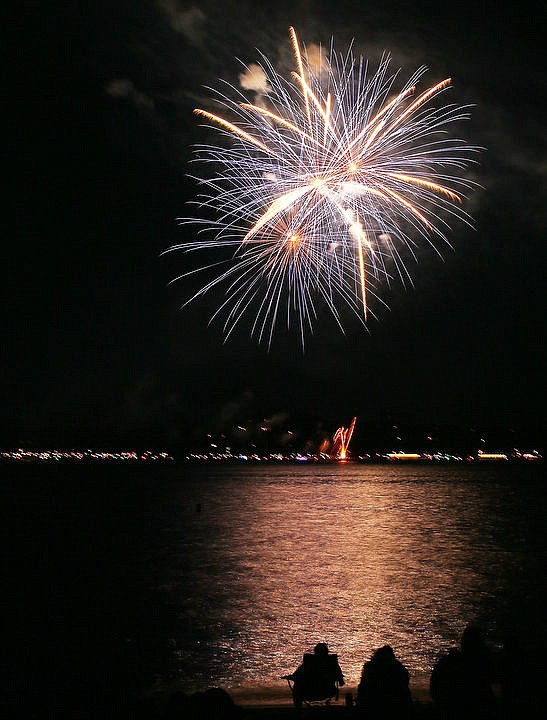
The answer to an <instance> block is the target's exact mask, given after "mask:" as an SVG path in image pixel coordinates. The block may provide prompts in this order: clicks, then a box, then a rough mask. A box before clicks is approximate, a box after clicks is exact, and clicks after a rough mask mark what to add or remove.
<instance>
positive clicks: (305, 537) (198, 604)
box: [166, 464, 543, 697]
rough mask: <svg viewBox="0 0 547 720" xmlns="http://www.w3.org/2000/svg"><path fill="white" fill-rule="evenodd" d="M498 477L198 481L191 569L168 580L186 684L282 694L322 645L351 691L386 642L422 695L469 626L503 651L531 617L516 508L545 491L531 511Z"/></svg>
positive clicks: (276, 474) (359, 473)
mask: <svg viewBox="0 0 547 720" xmlns="http://www.w3.org/2000/svg"><path fill="white" fill-rule="evenodd" d="M499 472H500V470H496V469H493V470H490V469H489V468H487V467H485V466H480V467H479V466H478V465H476V466H474V467H473V468H464V469H462V468H461V467H460V468H459V469H457V470H455V469H453V468H443V467H436V468H434V469H431V468H428V467H419V466H406V467H405V466H388V467H387V466H384V467H380V466H376V467H366V466H360V465H351V464H333V465H325V466H319V467H318V466H315V467H313V468H303V467H298V468H294V469H288V468H286V467H284V468H275V467H272V468H269V469H268V470H267V471H264V470H260V469H252V468H249V467H247V468H238V469H237V470H234V471H233V473H232V474H230V473H227V472H226V469H219V470H218V472H216V473H215V472H211V471H209V472H208V473H207V474H205V472H204V473H203V475H202V476H201V478H200V480H199V482H196V484H195V485H193V486H192V489H191V491H190V492H189V488H188V487H187V488H186V489H185V490H184V493H182V494H181V498H180V503H181V504H180V505H179V506H178V507H179V508H180V510H179V512H180V513H182V514H181V517H180V522H181V528H182V527H183V528H184V533H183V537H184V538H191V540H190V539H189V540H187V541H186V543H187V544H186V543H185V544H184V545H181V551H182V552H184V557H186V558H188V553H190V557H191V558H192V562H191V565H189V566H187V567H186V571H185V573H184V575H181V577H180V578H179V579H178V580H175V582H173V580H174V578H172V577H171V578H170V586H169V587H170V593H169V597H168V598H166V601H168V602H169V603H171V604H172V605H173V606H175V607H177V609H178V615H179V617H180V618H181V621H180V625H179V628H178V633H177V643H178V646H179V647H180V648H181V650H184V655H183V656H182V657H181V659H180V663H179V677H180V678H181V681H182V682H183V683H185V684H186V686H187V687H194V688H196V689H199V687H202V686H203V685H205V686H207V685H206V683H208V684H209V685H211V684H216V683H219V684H223V685H224V686H226V687H237V686H239V685H243V686H252V685H270V686H273V687H279V688H280V689H281V690H283V681H281V680H280V679H279V678H280V676H281V675H283V674H285V673H287V672H292V670H294V667H296V665H297V664H298V663H299V662H300V661H301V657H302V653H303V652H306V651H309V650H310V649H311V648H313V647H314V645H315V644H316V643H317V642H326V643H327V644H328V646H329V648H330V649H331V651H332V652H337V653H338V655H339V658H340V664H341V667H342V670H343V672H344V674H345V677H346V680H347V682H348V684H349V685H350V686H351V685H354V684H356V683H357V682H358V680H359V675H360V671H361V668H362V664H363V662H364V660H365V659H366V658H368V657H369V656H370V654H371V653H372V652H373V650H375V649H376V648H378V647H380V646H382V645H384V644H385V643H388V644H390V645H392V647H393V648H394V650H395V651H396V653H397V655H398V656H399V657H400V658H401V660H402V661H403V662H404V663H405V665H406V666H407V667H408V669H409V671H410V673H411V678H412V681H413V683H415V682H416V681H417V680H418V678H424V679H428V673H429V672H430V670H431V667H432V665H433V663H434V662H435V660H436V658H437V657H438V655H439V653H441V652H443V651H446V650H448V648H450V647H452V646H454V645H456V644H457V643H458V641H459V637H460V635H461V632H462V630H463V628H464V627H465V626H466V624H467V623H469V622H471V621H479V622H480V623H481V624H482V625H483V626H484V627H485V629H486V630H487V631H488V634H489V635H490V637H491V638H492V640H499V639H500V636H501V635H502V633H503V631H504V629H505V628H504V623H506V622H507V621H508V618H509V622H510V623H511V626H513V627H515V626H517V625H518V622H519V621H523V617H524V621H525V616H526V613H528V609H525V616H523V617H520V618H518V613H519V608H520V605H519V602H520V601H519V598H520V597H521V596H522V593H523V592H524V587H525V585H526V582H527V575H526V573H523V572H522V563H523V558H524V557H525V555H524V554H523V553H524V552H525V547H526V544H527V543H528V542H529V541H530V538H533V537H534V530H533V528H529V529H527V526H526V522H527V521H526V520H524V519H523V518H524V515H523V516H521V515H515V512H514V507H515V502H517V504H518V503H520V504H521V505H522V503H523V502H529V503H530V508H533V507H534V504H535V503H537V498H536V499H534V494H535V493H536V491H537V492H539V493H540V494H541V493H543V489H542V488H543V485H540V484H538V485H537V486H533V485H530V484H528V485H526V484H525V486H526V488H527V492H529V493H530V497H529V498H528V499H527V500H526V501H524V500H523V495H522V492H523V491H522V484H520V482H519V479H518V477H517V478H514V476H512V475H511V473H508V476H507V477H508V478H513V480H514V482H513V481H511V482H505V481H503V476H500V475H499ZM502 472H503V471H502ZM500 478H501V479H500ZM525 494H526V493H525ZM517 497H518V498H520V500H518V501H517V500H516V498H517ZM196 502H199V503H200V507H201V511H200V512H199V513H195V512H194V510H193V508H194V507H195V503H196ZM184 508H188V510H187V511H186V510H185V509H184ZM519 512H522V507H521V509H520V510H519ZM525 515H527V512H526V513H525ZM538 517H539V516H538ZM539 542H540V540H539V539H538V543H539ZM173 551H174V548H173ZM526 557H527V556H526ZM533 561H534V558H533V557H532V556H530V562H532V563H533ZM531 582H533V580H531ZM522 583H524V585H523V584H522ZM520 610H522V608H520ZM187 618H190V619H191V622H188V620H187ZM199 669H202V672H201V673H200V672H198V671H199ZM287 697H288V695H287Z"/></svg>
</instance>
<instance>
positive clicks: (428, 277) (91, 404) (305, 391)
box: [0, 0, 547, 447]
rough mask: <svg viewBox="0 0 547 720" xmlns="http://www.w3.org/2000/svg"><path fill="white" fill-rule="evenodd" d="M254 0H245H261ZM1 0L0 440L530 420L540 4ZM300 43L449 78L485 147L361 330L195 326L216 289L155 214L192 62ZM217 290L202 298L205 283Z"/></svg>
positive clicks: (209, 70)
mask: <svg viewBox="0 0 547 720" xmlns="http://www.w3.org/2000/svg"><path fill="white" fill-rule="evenodd" d="M266 5H267V6H268V8H265V7H264V6H266ZM269 6H270V4H269V3H253V2H246V1H245V0H239V1H237V2H236V1H235V0H234V2H222V0H220V1H218V0H217V1H214V0H204V1H202V2H199V3H196V4H194V5H192V3H190V2H188V3H186V2H182V1H180V2H177V0H147V1H144V0H143V1H140V0H126V1H123V0H118V1H116V2H101V1H100V0H99V1H97V2H84V3H70V2H57V3H36V4H33V3H21V4H19V9H18V10H17V11H12V13H11V15H10V17H9V18H8V20H7V21H6V22H5V23H4V24H5V31H6V30H7V37H6V39H5V42H4V43H2V45H3V47H4V48H5V55H4V67H5V68H6V70H7V84H6V86H5V88H4V96H5V97H6V99H7V102H6V103H5V116H7V118H8V129H7V131H6V132H5V134H4V140H5V143H4V144H5V146H6V152H5V157H6V159H5V162H4V168H5V172H4V190H3V194H4V197H5V198H6V199H7V204H6V205H5V207H6V211H5V212H4V216H3V217H4V220H5V222H4V237H3V251H4V257H3V263H2V267H3V270H4V272H3V290H4V295H5V297H4V301H3V307H4V311H5V313H4V315H5V317H4V321H3V342H2V398H1V411H0V412H1V419H0V431H1V435H0V445H3V446H10V445H12V444H15V443H16V444H18V443H22V442H33V443H37V444H40V443H50V442H51V443H56V444H59V445H67V444H71V443H101V442H102V443H105V442H109V443H117V442H122V441H123V442H125V441H127V442H141V441H145V440H149V441H150V443H151V444H153V443H155V444H160V445H169V446H171V447H177V446H178V445H179V444H184V442H185V440H189V439H191V438H193V437H194V436H195V437H198V436H199V435H200V434H202V433H203V432H204V431H207V430H211V431H213V430H214V431H220V430H222V429H225V430H226V429H229V428H230V427H232V426H233V425H234V424H238V423H240V424H243V423H247V422H250V421H261V420H262V419H263V418H277V419H278V422H279V424H280V425H283V424H285V425H286V426H287V427H292V428H294V429H295V430H296V429H299V428H301V430H300V432H301V433H312V432H316V431H317V432H323V431H324V432H328V433H329V434H330V433H331V432H334V430H335V429H336V427H337V426H338V425H340V424H346V423H348V422H349V421H350V420H351V417H352V416H353V415H357V416H358V417H359V427H360V432H361V438H363V439H365V438H366V433H367V427H372V426H380V425H383V424H385V425H393V424H399V425H407V426H409V427H410V426H416V425H418V426H420V427H422V426H423V427H428V426H431V427H436V426H446V425H451V426H452V425H453V426H458V427H464V428H469V427H476V428H479V429H480V430H481V431H482V430H483V429H484V431H486V430H487V429H489V428H500V427H501V428H506V429H514V430H515V432H517V433H519V437H521V436H523V437H528V438H529V439H530V443H537V442H542V441H543V431H544V428H545V425H544V419H545V412H544V406H545V399H546V398H545V381H544V368H545V351H544V345H545V322H544V315H545V259H546V250H545V227H546V223H545V217H546V215H545V207H546V201H547V192H546V179H547V162H546V159H547V155H546V143H545V106H546V99H547V98H546V97H545V95H546V93H545V87H546V83H545V69H546V63H545V55H544V45H545V43H544V40H545V38H544V32H545V27H546V26H545V16H544V14H543V12H544V11H543V3H540V2H538V3H537V4H534V3H526V2H523V3H520V4H516V3H515V4H507V3H477V2H473V3H466V2H464V3H454V4H447V3H440V4H434V3H429V2H422V1H420V0H419V1H418V2H414V3H402V2H400V3H397V2H392V1H390V0H387V1H383V2H381V3H376V4H375V3H371V2H349V1H346V0H336V1H334V0H333V1H332V2H327V1H326V0H323V1H322V2H313V1H312V0H308V1H302V0H293V1H292V2H281V3H276V4H275V9H274V7H273V4H272V7H271V8H270V7H269ZM289 25H294V26H295V27H296V28H297V30H298V31H299V34H300V37H301V38H302V40H303V41H304V42H306V43H320V42H321V43H323V44H328V43H329V41H330V38H331V37H332V36H334V38H335V42H336V46H337V47H338V48H339V49H344V48H345V47H347V45H348V43H349V41H350V40H351V38H352V37H355V39H356V45H355V50H356V52H357V53H361V52H362V53H364V54H366V55H369V56H371V57H372V58H373V59H374V58H377V57H378V56H379V54H380V53H381V51H382V50H384V49H387V50H389V51H391V53H392V55H393V58H394V60H393V64H394V66H399V65H401V66H402V67H403V68H404V69H405V72H406V73H407V74H410V73H411V72H412V71H413V70H414V69H416V68H417V67H418V66H419V65H421V64H426V65H427V66H428V67H429V68H430V72H429V74H428V76H427V79H429V78H431V80H432V81H433V80H435V79H440V78H442V77H446V76H450V77H452V78H453V84H454V93H455V94H454V99H456V100H457V101H458V102H461V103H472V104H473V105H475V108H474V109H473V116H472V120H471V121H470V122H468V123H467V124H466V126H465V127H464V128H462V133H463V134H465V136H466V137H468V138H469V140H470V141H471V142H472V143H473V144H476V145H480V146H484V147H485V148H486V150H485V151H484V152H483V153H482V154H481V157H480V165H479V166H478V167H477V168H475V169H474V170H473V177H474V178H475V179H476V180H477V181H478V182H479V183H480V184H481V185H482V186H483V188H484V189H483V190H481V191H479V192H477V193H476V194H475V195H474V196H473V198H472V199H471V201H470V203H469V210H470V212H471V213H472V214H473V216H474V220H475V228H474V229H469V228H468V227H466V226H464V225H462V224H460V225H457V224H456V225H455V226H454V229H453V232H452V234H451V235H450V240H451V242H452V244H453V247H454V250H453V251H452V250H450V249H448V248H446V249H445V250H443V260H442V261H441V260H440V259H439V258H438V257H437V256H436V255H435V254H434V253H431V252H427V251H425V250H424V251H423V253H421V254H420V258H419V263H418V264H416V265H415V266H413V267H412V268H411V273H412V276H413V280H414V287H413V288H407V289H406V290H405V289H402V288H398V287H394V288H393V289H392V291H391V294H390V296H389V304H390V310H389V311H387V310H386V311H384V312H383V313H382V314H381V317H380V318H379V320H378V321H372V322H371V323H370V326H369V332H368V333H367V332H365V331H364V329H363V328H362V326H360V325H359V324H358V323H357V322H355V321H351V320H349V321H348V323H347V326H346V334H345V335H342V334H341V333H340V332H339V331H337V330H336V329H335V328H334V327H333V326H332V324H331V323H329V322H328V321H326V320H325V318H322V317H319V322H318V324H317V326H316V329H315V333H314V335H313V336H312V337H310V338H309V339H308V340H307V343H306V348H305V353H302V350H301V347H300V345H299V340H298V337H297V336H291V335H287V334H286V333H284V332H281V333H280V334H279V336H278V337H277V338H276V339H275V341H274V344H273V346H272V347H271V348H270V350H269V351H268V348H267V347H264V346H259V345H258V344H257V342H256V341H255V340H253V339H251V338H250V337H249V333H248V331H247V329H246V328H242V329H241V330H240V331H239V332H237V333H235V334H234V335H233V336H232V337H231V338H230V339H229V341H228V342H227V343H226V344H224V342H223V334H222V328H221V326H219V325H214V324H213V325H211V326H208V318H209V315H210V313H211V309H212V308H213V307H214V305H215V302H217V301H220V297H217V298H215V297H211V298H209V299H207V300H205V301H204V302H202V303H197V304H195V305H193V306H191V307H189V308H186V309H184V310H181V309H180V306H181V304H182V303H183V301H184V300H185V299H186V297H187V296H188V288H187V287H185V285H184V283H177V284H174V285H172V286H168V283H169V281H170V280H171V279H172V278H173V277H175V276H176V275H177V274H178V273H180V272H181V270H182V269H184V267H185V265H184V263H185V262H187V261H186V260H184V258H182V257H180V256H176V255H174V254H168V255H164V256H160V254H161V253H162V251H163V250H165V249H167V248H168V247H169V246H171V245H173V244H175V243H177V242H180V241H182V240H185V239H188V238H187V233H188V231H187V230H183V229H181V228H180V227H179V226H178V225H177V222H176V218H177V217H179V216H181V215H184V214H186V213H187V212H188V209H187V207H186V203H187V201H188V200H189V199H191V198H192V197H193V195H194V193H195V188H194V185H193V183H192V182H191V181H190V180H188V179H187V177H186V175H187V173H188V172H189V167H188V161H189V159H190V157H191V146H192V144H193V143H196V142H199V141H201V140H203V139H204V138H203V129H202V128H200V127H199V122H197V121H196V120H195V118H194V116H193V115H192V109H193V108H194V107H196V106H197V105H203V103H205V102H206V100H205V99H204V98H206V97H207V94H208V93H207V91H205V90H204V86H205V85H210V86H218V84H219V82H218V80H219V78H226V79H228V80H231V81H233V82H236V81H237V75H238V73H239V72H240V67H239V66H238V64H237V62H236V59H235V58H236V57H237V58H240V59H241V60H243V61H244V62H253V61H255V60H257V57H258V53H257V51H256V48H258V49H260V50H262V51H263V52H264V53H265V54H266V55H267V56H268V57H269V58H270V60H271V61H272V62H273V63H274V65H275V64H276V62H281V61H282V60H283V59H284V58H286V53H287V48H288V36H287V29H288V27H289ZM217 304H218V303H217Z"/></svg>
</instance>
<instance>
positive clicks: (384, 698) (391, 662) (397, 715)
mask: <svg viewBox="0 0 547 720" xmlns="http://www.w3.org/2000/svg"><path fill="white" fill-rule="evenodd" d="M409 679H410V678H409V675H408V670H407V669H406V668H405V666H404V665H403V663H402V662H400V661H399V660H397V658H396V657H395V653H394V652H393V649H392V648H391V647H390V646H389V645H384V646H383V647H381V648H378V650H376V652H374V653H373V655H372V657H371V658H370V660H369V661H368V662H366V663H365V664H364V665H363V672H362V674H361V681H360V682H359V686H358V687H357V710H358V712H359V714H360V715H362V716H363V717H366V718H370V719H371V720H373V719H375V718H382V719H383V718H385V719H386V720H396V719H397V720H399V719H403V718H409V717H410V714H411V712H412V697H411V695H410V689H409V687H408V683H409Z"/></svg>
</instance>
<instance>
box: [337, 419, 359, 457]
mask: <svg viewBox="0 0 547 720" xmlns="http://www.w3.org/2000/svg"><path fill="white" fill-rule="evenodd" d="M356 422H357V418H356V417H354V418H353V420H352V421H351V425H350V426H349V427H348V428H345V427H344V426H342V427H340V428H338V430H337V431H336V432H335V433H334V437H333V438H332V450H331V457H333V458H335V459H336V460H347V457H348V447H349V444H350V441H351V437H352V435H353V428H354V427H355V423H356Z"/></svg>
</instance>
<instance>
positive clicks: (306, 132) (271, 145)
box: [171, 28, 475, 345]
mask: <svg viewBox="0 0 547 720" xmlns="http://www.w3.org/2000/svg"><path fill="white" fill-rule="evenodd" d="M290 37H291V41H292V47H293V52H294V61H295V62H294V65H295V69H294V72H292V74H291V76H290V77H287V78H285V77H283V76H281V75H280V74H279V73H277V72H276V70H275V69H274V68H273V66H272V65H271V63H270V62H269V61H268V60H267V59H266V58H264V57H263V58H262V60H261V63H260V65H254V66H252V72H254V73H255V75H258V76H259V78H260V79H261V83H262V92H260V93H259V94H258V95H257V98H254V102H249V100H248V98H244V97H243V96H242V95H241V92H240V91H239V90H238V89H237V88H235V87H233V86H229V91H228V94H224V93H217V98H216V100H217V103H218V104H219V106H220V107H221V108H222V109H221V110H220V112H219V114H215V113H213V112H209V111H207V110H202V109H197V110H195V113H196V115H197V116H198V117H200V118H202V119H205V120H207V121H208V122H210V123H211V125H212V126H213V127H214V128H215V129H216V130H217V131H218V132H219V133H220V134H221V135H222V136H224V140H225V141H226V143H225V144H222V145H218V146H217V145H214V146H213V145H200V146H198V147H197V148H196V154H197V159H198V160H199V161H202V162H203V163H206V166H207V167H208V168H209V170H210V171H211V175H212V176H209V177H207V178H205V179H203V178H196V179H198V181H199V183H200V185H201V187H202V188H203V193H202V194H201V195H200V197H199V198H198V200H197V206H198V207H199V213H197V214H198V215H199V217H198V218H192V219H191V220H185V221H184V222H188V223H192V224H194V225H197V226H199V232H198V233H197V237H196V238H195V239H194V240H193V241H191V242H185V243H181V244H179V245H177V246H175V247H173V248H171V250H183V251H186V252H191V251H195V250H215V251H219V252H220V251H222V249H223V248H224V249H225V251H224V252H226V253H227V255H226V256H223V257H220V258H219V259H218V262H217V261H216V259H215V262H214V263H213V264H207V265H206V266H205V267H200V268H199V269H198V270H192V271H191V272H190V273H185V275H182V276H181V277H185V276H187V275H190V274H192V273H194V272H199V271H200V270H201V271H209V272H214V276H213V277H212V279H211V278H209V279H208V280H207V281H206V282H205V284H203V286H202V287H201V288H200V289H199V290H198V291H197V292H196V293H195V294H194V295H193V296H192V297H191V298H190V299H189V300H188V302H191V301H192V300H194V299H196V298H197V297H199V296H201V295H203V294H204V293H206V292H208V291H210V290H213V289H216V288H217V287H218V286H221V285H222V286H223V287H224V292H225V296H224V298H223V300H222V301H221V304H220V307H219V308H218V310H217V311H216V312H215V314H214V315H213V318H212V319H214V318H216V317H223V318H224V331H225V335H226V337H227V336H229V335H230V333H231V332H232V331H233V330H234V328H235V327H236V326H237V325H238V323H239V322H240V321H241V320H242V318H243V317H246V316H247V317H250V318H252V323H251V328H252V329H251V332H252V334H254V335H256V336H257V337H258V339H259V341H266V342H267V343H268V344H269V343H270V342H271V340H272V336H273V332H274V329H275V327H276V326H277V324H278V323H279V321H280V320H281V319H282V318H283V317H284V318H285V319H286V322H287V324H289V325H290V324H291V323H293V324H296V325H297V327H298V331H299V334H300V338H301V342H302V345H303V344H304V339H305V335H306V333H307V332H308V331H311V330H312V329H313V325H314V321H315V320H316V319H317V308H318V307H319V306H321V307H322V308H324V307H327V308H328V309H329V310H330V312H331V313H332V316H333V317H334V318H335V320H336V322H337V323H338V325H339V326H340V328H342V317H343V310H344V308H346V309H347V308H349V309H350V310H351V311H352V312H354V313H355V314H356V315H357V316H358V317H359V318H360V319H361V320H362V322H363V323H366V321H367V319H368V317H369V314H370V313H371V309H370V308H371V299H374V298H376V299H378V300H379V296H378V288H379V287H380V286H381V285H383V284H385V283H388V284H389V283H390V281H391V280H392V279H393V278H394V277H398V278H399V279H400V280H401V281H403V283H404V282H405V278H406V279H409V277H410V276H409V275H408V272H407V269H406V264H405V258H406V257H408V255H409V253H410V255H413V254H414V249H415V248H417V247H419V245H420V243H423V242H427V243H430V244H432V245H433V244H434V243H435V242H436V241H437V242H438V241H439V240H440V241H442V242H448V239H447V237H446V234H445V233H446V231H447V230H448V227H449V224H448V222H449V220H450V218H459V219H461V220H463V221H465V222H468V216H467V214H466V213H465V211H464V210H463V207H462V198H463V197H464V195H465V193H466V191H468V190H470V189H471V188H472V186H473V183H472V182H470V181H468V180H466V179H465V177H464V170H465V168H466V166H467V165H468V163H469V162H470V157H471V155H472V153H473V152H474V150H475V148H473V147H471V146H469V145H467V144H466V143H465V142H464V141H462V140H459V139H457V138H454V137H453V136H452V134H451V133H450V132H449V129H450V126H452V124H453V123H454V122H456V121H459V120H462V119H464V118H466V117H467V116H468V115H467V111H466V109H465V108H462V107H460V106H458V105H454V104H444V105H442V106H440V107H438V106H434V104H433V103H432V100H433V99H434V98H437V97H438V96H439V95H440V94H441V93H444V92H445V91H446V89H447V88H448V87H449V86H450V80H449V79H448V80H443V81H442V82H439V83H437V84H435V85H433V86H432V87H429V88H427V89H424V90H419V89H418V84H419V81H420V79H421V78H422V76H423V74H424V73H425V68H423V67H422V68H419V69H418V70H417V71H416V72H415V73H414V74H413V75H412V76H411V77H410V79H409V80H408V81H407V82H406V84H404V86H403V87H402V88H400V89H397V90H396V89H395V86H396V80H397V77H398V73H393V72H391V71H390V69H389V57H388V56H384V57H382V59H381V60H380V62H379V64H378V66H377V67H375V68H374V69H371V68H370V66H369V64H368V63H367V62H366V61H365V60H364V59H363V58H362V57H355V55H354V54H353V52H352V51H351V49H350V50H349V51H348V52H347V53H346V54H344V55H339V54H337V53H336V52H335V51H334V49H332V48H331V52H330V54H329V55H328V57H327V55H326V54H325V53H324V52H323V51H322V50H321V49H317V48H315V47H314V48H313V51H312V48H309V49H308V50H306V48H304V47H301V46H300V43H299V40H298V38H297V35H296V33H295V31H294V30H293V29H292V28H291V29H290ZM242 85H244V84H243V83H242ZM255 89H256V86H255ZM212 268H214V270H212ZM177 279H179V278H177Z"/></svg>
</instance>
